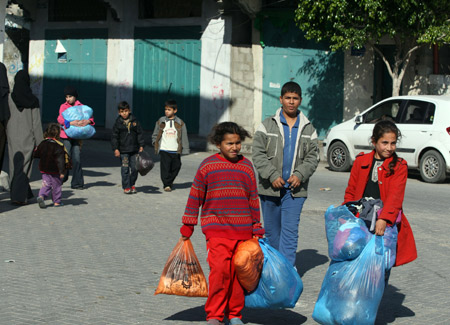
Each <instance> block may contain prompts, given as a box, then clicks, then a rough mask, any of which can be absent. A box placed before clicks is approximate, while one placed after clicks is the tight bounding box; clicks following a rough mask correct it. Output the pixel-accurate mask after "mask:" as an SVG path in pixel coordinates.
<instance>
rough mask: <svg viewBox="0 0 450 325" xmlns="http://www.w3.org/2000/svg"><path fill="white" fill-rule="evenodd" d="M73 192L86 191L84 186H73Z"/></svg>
mask: <svg viewBox="0 0 450 325" xmlns="http://www.w3.org/2000/svg"><path fill="white" fill-rule="evenodd" d="M72 190H84V186H72Z"/></svg>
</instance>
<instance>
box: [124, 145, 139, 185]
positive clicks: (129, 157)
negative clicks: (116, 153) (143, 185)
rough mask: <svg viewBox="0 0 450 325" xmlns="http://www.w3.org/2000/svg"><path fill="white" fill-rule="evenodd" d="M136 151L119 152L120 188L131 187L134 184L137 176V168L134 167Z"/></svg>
mask: <svg viewBox="0 0 450 325" xmlns="http://www.w3.org/2000/svg"><path fill="white" fill-rule="evenodd" d="M136 158H137V154H136V153H121V154H120V162H121V166H122V167H121V168H120V174H121V175H122V188H123V189H126V188H131V186H134V184H136V180H137V178H138V170H137V168H136Z"/></svg>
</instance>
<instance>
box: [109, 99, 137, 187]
mask: <svg viewBox="0 0 450 325" xmlns="http://www.w3.org/2000/svg"><path fill="white" fill-rule="evenodd" d="M118 110H119V116H118V117H117V120H116V123H114V126H113V130H112V137H111V145H112V149H113V151H114V156H116V157H118V158H120V161H121V163H122V167H121V175H122V188H123V192H124V193H125V194H133V193H137V191H136V187H135V186H134V185H135V184H136V180H137V177H138V171H137V168H136V160H137V154H138V153H139V152H142V151H143V150H144V136H143V133H142V127H141V125H140V124H139V122H138V121H137V120H136V117H135V116H134V115H133V114H131V109H130V105H128V103H127V102H125V101H123V102H120V103H119V106H118Z"/></svg>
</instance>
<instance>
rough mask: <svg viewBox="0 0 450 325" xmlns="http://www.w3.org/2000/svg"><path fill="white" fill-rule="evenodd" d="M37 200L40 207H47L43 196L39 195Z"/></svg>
mask: <svg viewBox="0 0 450 325" xmlns="http://www.w3.org/2000/svg"><path fill="white" fill-rule="evenodd" d="M36 201H37V203H38V204H39V207H40V208H41V209H45V208H46V207H47V206H46V205H45V202H44V198H43V197H42V196H38V197H37V199H36Z"/></svg>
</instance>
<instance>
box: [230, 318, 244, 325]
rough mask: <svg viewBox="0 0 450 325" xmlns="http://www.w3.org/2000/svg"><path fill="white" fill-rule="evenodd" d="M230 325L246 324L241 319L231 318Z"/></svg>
mask: <svg viewBox="0 0 450 325" xmlns="http://www.w3.org/2000/svg"><path fill="white" fill-rule="evenodd" d="M229 324H230V325H243V324H244V323H243V322H242V320H241V319H240V318H237V317H235V318H231V319H230V323H229Z"/></svg>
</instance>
